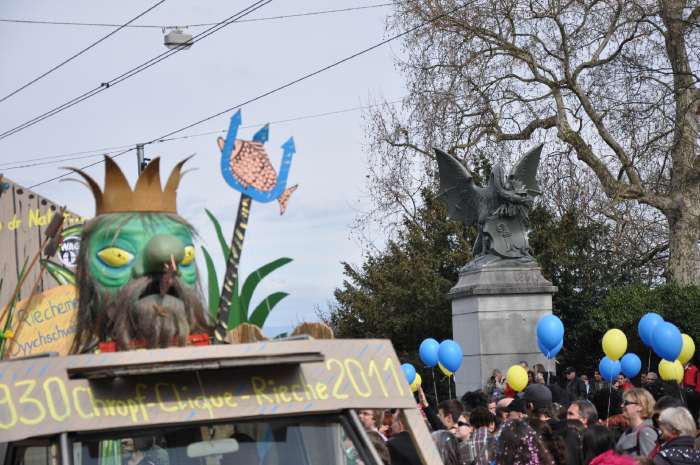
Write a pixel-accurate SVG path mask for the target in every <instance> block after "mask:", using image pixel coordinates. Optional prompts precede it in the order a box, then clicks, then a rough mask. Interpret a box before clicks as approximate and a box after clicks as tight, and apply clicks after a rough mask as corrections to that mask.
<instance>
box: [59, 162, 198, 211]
mask: <svg viewBox="0 0 700 465" xmlns="http://www.w3.org/2000/svg"><path fill="white" fill-rule="evenodd" d="M190 158H191V157H187V158H185V159H184V160H182V161H181V162H180V163H178V164H177V165H175V167H174V168H173V170H172V171H171V172H170V176H169V177H168V182H166V183H165V189H161V185H160V157H158V158H154V159H153V161H151V162H150V163H149V164H148V166H146V168H145V169H144V170H143V172H142V173H141V174H140V175H139V178H138V180H137V181H136V186H135V187H134V190H133V191H132V190H131V186H129V181H127V180H126V176H124V173H123V172H122V170H121V168H119V165H117V164H116V163H115V162H114V160H112V158H111V157H108V156H107V155H105V188H104V192H103V191H101V190H100V186H99V185H98V184H97V182H95V180H94V179H93V178H92V177H91V176H90V175H88V174H87V173H85V172H84V171H82V170H80V169H78V168H67V169H69V170H71V171H74V172H75V173H77V174H79V175H80V176H82V178H83V179H84V180H85V181H86V183H87V186H88V187H89V188H90V190H91V191H92V195H93V196H94V197H95V215H102V214H104V213H124V212H163V213H177V202H176V193H177V188H178V186H179V184H180V179H182V176H183V174H184V173H183V172H182V167H183V165H184V164H185V163H186V162H187V160H189V159H190Z"/></svg>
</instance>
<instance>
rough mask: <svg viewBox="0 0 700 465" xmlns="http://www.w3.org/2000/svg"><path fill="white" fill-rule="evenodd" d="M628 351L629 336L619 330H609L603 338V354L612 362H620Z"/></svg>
mask: <svg viewBox="0 0 700 465" xmlns="http://www.w3.org/2000/svg"><path fill="white" fill-rule="evenodd" d="M626 351H627V336H625V333H623V332H622V331H620V330H619V329H609V330H608V331H607V332H606V333H605V336H603V352H605V355H606V356H607V357H608V358H609V359H610V360H619V359H620V357H622V356H623V355H624V353H625V352H626Z"/></svg>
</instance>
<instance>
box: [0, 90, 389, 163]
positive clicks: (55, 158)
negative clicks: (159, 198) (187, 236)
mask: <svg viewBox="0 0 700 465" xmlns="http://www.w3.org/2000/svg"><path fill="white" fill-rule="evenodd" d="M399 102H401V99H399V100H394V101H391V102H382V103H377V104H373V105H364V106H359V107H353V108H344V109H342V110H334V111H326V112H323V113H315V114H311V115H303V116H295V117H292V118H287V119H280V120H274V121H267V122H266V123H265V124H270V125H274V124H283V123H290V122H293V121H302V120H307V119H314V118H323V117H325V116H332V115H339V114H343V113H350V112H353V111H359V110H367V109H370V108H376V107H379V106H382V105H394V104H396V103H399ZM260 126H262V123H260V124H250V125H246V126H241V129H250V128H257V127H260ZM226 131H227V130H226V129H220V130H216V131H206V132H200V133H196V134H185V135H183V136H178V137H169V138H166V139H160V140H157V141H155V142H153V143H152V144H160V143H165V142H172V141H175V140H183V139H192V138H195V137H203V136H211V135H214V134H225V133H226ZM139 143H140V142H133V143H131V144H124V145H118V146H115V147H102V148H98V149H93V150H83V151H80V152H70V153H64V154H61V155H47V156H42V157H36V158H25V159H24V160H22V161H21V162H20V161H14V162H5V163H0V170H3V171H11V170H18V169H24V168H32V167H36V166H45V165H52V164H56V163H63V162H66V161H73V160H85V159H88V158H95V157H100V156H102V155H108V154H109V153H111V152H113V151H117V150H122V149H126V148H133V147H135V146H136V145H138V144H139Z"/></svg>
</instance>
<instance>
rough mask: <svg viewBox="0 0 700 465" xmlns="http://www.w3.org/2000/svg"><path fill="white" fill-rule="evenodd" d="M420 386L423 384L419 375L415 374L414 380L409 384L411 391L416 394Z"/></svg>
mask: <svg viewBox="0 0 700 465" xmlns="http://www.w3.org/2000/svg"><path fill="white" fill-rule="evenodd" d="M421 384H423V378H421V377H420V373H416V379H414V380H413V383H411V391H412V392H416V391H417V390H418V388H419V387H420V385H421Z"/></svg>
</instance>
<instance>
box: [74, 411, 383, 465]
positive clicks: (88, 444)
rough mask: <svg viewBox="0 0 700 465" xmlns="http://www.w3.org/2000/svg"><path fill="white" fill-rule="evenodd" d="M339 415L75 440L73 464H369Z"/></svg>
mask: <svg viewBox="0 0 700 465" xmlns="http://www.w3.org/2000/svg"><path fill="white" fill-rule="evenodd" d="M353 437H354V435H353V434H351V431H350V429H349V428H348V427H347V424H346V422H345V420H344V419H343V418H342V417H340V416H338V417H322V419H318V417H309V418H306V419H303V418H302V419H294V420H275V421H251V422H235V423H223V424H222V423H216V424H198V425H197V426H193V425H191V424H190V425H184V426H180V427H174V428H167V429H149V430H145V429H143V430H142V429H139V430H134V431H130V432H120V433H118V434H115V433H110V434H99V435H90V436H77V437H76V438H75V440H74V441H73V465H239V464H240V465H283V464H284V465H287V464H290V465H291V464H294V465H316V464H319V465H321V464H324V465H325V464H338V465H364V464H367V465H370V464H372V463H373V462H372V461H371V459H370V458H369V457H368V456H367V454H366V452H365V451H364V450H363V449H362V448H361V447H359V445H358V444H357V441H356V440H354V439H353Z"/></svg>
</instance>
